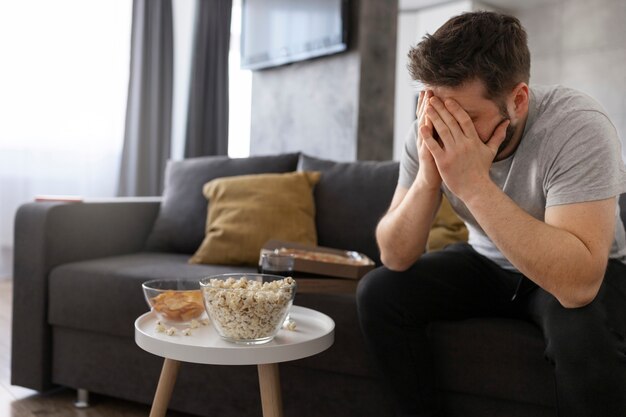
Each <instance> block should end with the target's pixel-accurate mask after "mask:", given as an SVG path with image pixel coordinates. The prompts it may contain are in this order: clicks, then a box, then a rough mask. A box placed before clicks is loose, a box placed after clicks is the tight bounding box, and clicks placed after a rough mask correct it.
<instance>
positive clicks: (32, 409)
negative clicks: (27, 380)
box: [0, 279, 191, 417]
mask: <svg viewBox="0 0 626 417" xmlns="http://www.w3.org/2000/svg"><path fill="white" fill-rule="evenodd" d="M12 293H13V281H12V280H10V279H1V280H0V416H2V417H42V416H44V417H147V416H148V414H149V413H150V407H148V406H145V405H141V404H136V403H132V402H128V401H123V400H118V399H115V398H111V397H105V396H99V395H94V394H91V397H90V407H88V408H84V409H78V408H75V407H74V401H75V399H76V391H75V390H71V389H66V388H61V389H57V390H54V391H52V392H48V393H45V394H38V393H37V392H36V391H32V390H29V389H25V388H21V387H17V386H12V385H11V382H10V380H11V311H12V310H11V306H12ZM167 415H168V417H191V416H190V415H188V414H183V413H174V412H171V413H169V412H168V414H167Z"/></svg>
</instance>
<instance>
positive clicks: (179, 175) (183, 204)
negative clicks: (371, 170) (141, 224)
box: [146, 153, 299, 254]
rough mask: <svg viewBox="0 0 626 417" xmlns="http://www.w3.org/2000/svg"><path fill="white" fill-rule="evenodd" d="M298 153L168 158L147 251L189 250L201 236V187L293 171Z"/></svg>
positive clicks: (204, 208)
mask: <svg viewBox="0 0 626 417" xmlns="http://www.w3.org/2000/svg"><path fill="white" fill-rule="evenodd" d="M298 155H299V154H297V153H292V154H283V155H274V156H255V157H249V158H234V159H231V158H228V157H225V156H210V157H202V158H190V159H184V160H181V161H169V162H168V163H167V167H166V169H165V189H164V191H163V201H162V203H161V208H160V210H159V215H158V217H157V220H156V222H155V223H154V227H153V229H152V232H151V233H150V236H149V237H148V240H147V243H146V249H147V250H150V251H155V252H156V251H161V252H177V253H187V254H192V253H194V252H195V250H196V249H198V246H200V243H202V239H203V238H204V228H205V222H206V214H207V201H206V199H205V198H204V196H203V195H202V187H203V186H204V184H205V183H207V182H209V181H211V180H212V179H214V178H219V177H230V176H233V175H247V174H261V173H270V172H276V173H280V172H290V171H295V169H296V166H297V164H298Z"/></svg>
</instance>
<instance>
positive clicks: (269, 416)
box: [150, 363, 283, 417]
mask: <svg viewBox="0 0 626 417" xmlns="http://www.w3.org/2000/svg"><path fill="white" fill-rule="evenodd" d="M257 367H258V369H259V386H260V388H261V406H262V407H263V417H283V400H282V397H281V394H280V375H279V373H278V364H277V363H264V364H259V365H258V366H257ZM150 417H152V416H150Z"/></svg>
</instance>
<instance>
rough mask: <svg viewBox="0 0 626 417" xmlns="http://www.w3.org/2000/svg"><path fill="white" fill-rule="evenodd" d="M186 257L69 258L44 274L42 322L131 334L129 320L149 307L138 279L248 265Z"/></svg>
mask: <svg viewBox="0 0 626 417" xmlns="http://www.w3.org/2000/svg"><path fill="white" fill-rule="evenodd" d="M188 259H189V256H187V255H183V254H168V253H151V252H144V253H136V254H132V255H124V256H115V257H109V258H100V259H95V260H90V261H82V262H73V263H68V264H64V265H61V266H59V267H56V268H54V269H53V270H52V272H51V273H50V286H49V304H48V322H49V324H51V325H53V326H63V327H69V328H73V329H79V330H86V331H92V332H100V333H106V334H110V335H116V336H127V337H133V335H134V322H135V319H136V318H137V317H139V316H140V315H141V314H143V313H145V312H147V311H148V310H149V308H148V305H147V304H146V301H145V299H144V295H143V290H142V288H141V284H142V283H143V282H145V281H148V280H150V279H159V278H184V279H198V280H199V279H200V278H203V277H206V276H208V275H214V274H224V273H228V272H239V271H241V272H255V269H254V268H251V267H237V268H233V267H232V266H224V265H192V264H189V263H188V262H187V261H188Z"/></svg>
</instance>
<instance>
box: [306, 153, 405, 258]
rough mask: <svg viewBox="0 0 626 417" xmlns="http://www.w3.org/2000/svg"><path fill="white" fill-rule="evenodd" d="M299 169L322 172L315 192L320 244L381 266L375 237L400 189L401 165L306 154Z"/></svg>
mask: <svg viewBox="0 0 626 417" xmlns="http://www.w3.org/2000/svg"><path fill="white" fill-rule="evenodd" d="M298 169H299V170H303V171H321V172H322V176H321V178H320V182H319V183H318V184H317V186H316V187H315V192H314V196H315V209H316V214H315V220H316V225H317V241H318V244H319V245H320V246H328V247H332V248H339V249H349V250H355V251H358V252H361V253H364V254H365V255H367V256H369V257H370V258H372V260H374V262H376V263H377V264H380V254H379V252H378V246H377V245H376V238H375V235H374V233H375V230H376V225H377V224H378V221H379V220H380V218H381V217H382V216H383V214H385V212H386V211H387V209H388V208H389V204H390V203H391V197H392V196H393V193H394V191H395V189H396V183H397V182H398V162H394V161H384V162H377V161H358V162H334V161H329V160H324V159H318V158H314V157H311V156H307V155H304V154H303V155H301V156H300V162H299V164H298Z"/></svg>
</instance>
